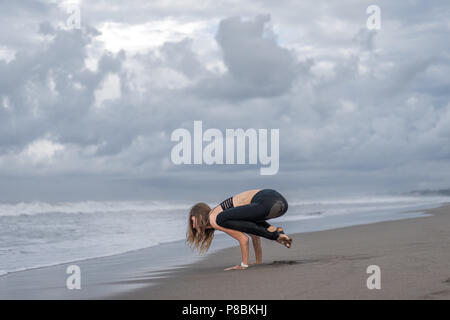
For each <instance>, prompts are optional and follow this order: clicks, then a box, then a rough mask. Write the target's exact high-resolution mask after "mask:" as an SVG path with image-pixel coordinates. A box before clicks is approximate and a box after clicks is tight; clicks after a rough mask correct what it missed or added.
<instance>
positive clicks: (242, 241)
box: [222, 228, 249, 270]
mask: <svg viewBox="0 0 450 320" xmlns="http://www.w3.org/2000/svg"><path fill="white" fill-rule="evenodd" d="M223 229H224V230H222V231H223V232H225V233H227V234H229V235H230V236H231V237H233V238H235V239H236V240H237V241H238V242H239V245H240V247H241V256H242V263H243V264H247V265H248V252H249V244H248V243H249V239H248V237H247V236H246V235H245V233H243V232H240V231H236V230H232V229H226V228H223ZM233 269H246V268H245V267H242V266H241V265H236V266H233V267H230V268H227V269H225V270H233Z"/></svg>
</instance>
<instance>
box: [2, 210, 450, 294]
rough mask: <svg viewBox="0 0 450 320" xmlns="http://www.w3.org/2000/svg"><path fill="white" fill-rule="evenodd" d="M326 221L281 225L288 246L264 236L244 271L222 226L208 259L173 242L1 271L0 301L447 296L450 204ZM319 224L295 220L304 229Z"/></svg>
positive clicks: (231, 240)
mask: <svg viewBox="0 0 450 320" xmlns="http://www.w3.org/2000/svg"><path fill="white" fill-rule="evenodd" d="M343 217H344V216H343ZM349 217H354V216H353V215H352V216H349ZM385 218H387V217H385ZM333 219H335V218H333V217H330V218H327V220H324V222H323V223H321V227H322V228H327V223H325V222H326V221H328V223H329V224H331V225H333V226H334V227H332V228H328V230H321V231H315V230H313V231H303V232H300V233H290V230H293V229H294V225H295V224H294V222H287V221H285V222H284V223H283V224H282V226H283V227H284V228H285V231H286V232H287V233H288V234H290V236H291V237H292V238H293V245H292V248H290V249H287V248H285V247H283V246H281V245H280V244H278V243H276V242H274V241H270V240H267V239H262V247H263V263H262V264H260V265H251V266H250V267H249V268H248V269H247V270H231V271H224V269H225V268H227V267H230V266H233V265H236V264H239V263H240V262H241V256H240V250H239V247H238V246H236V244H237V243H236V241H235V240H233V239H231V238H230V237H228V236H226V235H225V234H223V233H221V232H219V233H218V234H217V235H215V239H214V241H213V248H212V249H211V250H210V252H208V253H207V254H206V255H197V254H195V253H193V252H192V251H191V249H190V248H188V247H187V246H186V245H185V243H184V241H183V240H179V241H175V242H169V243H165V244H161V245H159V246H156V247H149V248H144V249H139V250H134V251H130V252H126V253H122V254H117V255H112V256H106V257H97V258H92V259H85V260H80V261H74V262H67V263H61V264H58V265H53V266H46V267H41V268H33V269H29V270H24V271H18V272H12V273H8V274H6V275H2V276H0V299H176V300H179V299H183V300H185V299H194V300H197V299H198V300H205V299H208V300H210V299H213V300H214V299H220V300H223V299H224V300H228V299H233V300H246V299H252V300H253V299H276V300H279V299H449V298H450V204H449V203H446V204H442V205H436V206H435V207H434V208H432V209H428V210H416V211H415V210H409V211H404V212H402V213H397V214H395V215H393V216H392V217H391V219H393V220H390V221H382V222H373V223H367V224H361V223H362V222H364V221H366V220H365V219H366V218H364V219H362V220H357V221H355V224H358V225H352V226H345V227H336V226H337V225H339V224H338V221H336V220H333ZM336 219H337V217H336ZM399 219H401V220H399ZM344 220H345V221H348V217H345V219H344ZM318 221H320V220H319V219H309V220H299V221H297V222H296V223H297V224H302V225H303V226H304V227H305V228H306V229H305V230H310V229H311V228H313V226H314V225H313V224H312V223H315V222H318ZM308 223H311V225H310V226H308V225H307V224H308ZM342 223H343V222H342ZM346 223H347V222H346ZM294 230H295V229H294ZM250 262H254V256H253V248H252V246H251V244H250ZM71 265H76V266H78V267H79V268H80V270H81V289H80V290H68V288H67V286H66V281H67V279H68V277H69V276H70V274H68V273H67V270H68V269H67V268H68V267H69V266H71ZM369 266H377V267H379V271H380V278H379V279H380V282H379V283H380V286H381V287H380V289H368V287H367V279H368V278H369V277H371V276H372V273H370V274H369V273H367V271H368V267H369ZM372 268H373V267H372ZM370 270H373V269H370ZM370 270H369V271H370ZM372 272H373V271H372Z"/></svg>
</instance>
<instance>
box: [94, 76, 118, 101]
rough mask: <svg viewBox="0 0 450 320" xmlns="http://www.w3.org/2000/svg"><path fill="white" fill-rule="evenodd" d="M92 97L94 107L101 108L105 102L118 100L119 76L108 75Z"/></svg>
mask: <svg viewBox="0 0 450 320" xmlns="http://www.w3.org/2000/svg"><path fill="white" fill-rule="evenodd" d="M94 95H95V106H96V107H101V106H102V105H103V103H104V102H105V101H108V100H116V99H119V98H120V97H121V89H120V78H119V76H118V75H117V74H114V73H109V74H108V75H107V76H106V77H105V79H104V80H103V81H102V82H101V83H100V85H99V88H98V89H97V90H95V92H94Z"/></svg>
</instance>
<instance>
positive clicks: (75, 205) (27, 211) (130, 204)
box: [0, 201, 189, 216]
mask: <svg viewBox="0 0 450 320" xmlns="http://www.w3.org/2000/svg"><path fill="white" fill-rule="evenodd" d="M186 208H189V205H183V204H170V203H167V202H162V201H80V202H57V203H48V202H41V201H33V202H19V203H14V204H9V203H3V204H0V216H19V215H36V214H42V213H54V212H59V213H83V214H90V213H100V212H125V211H128V212H150V211H158V210H176V209H186Z"/></svg>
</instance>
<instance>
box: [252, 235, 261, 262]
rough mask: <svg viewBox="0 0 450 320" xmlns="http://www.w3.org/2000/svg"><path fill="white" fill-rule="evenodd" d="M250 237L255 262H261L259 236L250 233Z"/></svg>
mask: <svg viewBox="0 0 450 320" xmlns="http://www.w3.org/2000/svg"><path fill="white" fill-rule="evenodd" d="M250 236H251V237H252V243H253V249H254V250H255V260H256V264H260V263H262V246H261V238H260V237H258V236H255V235H250Z"/></svg>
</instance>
